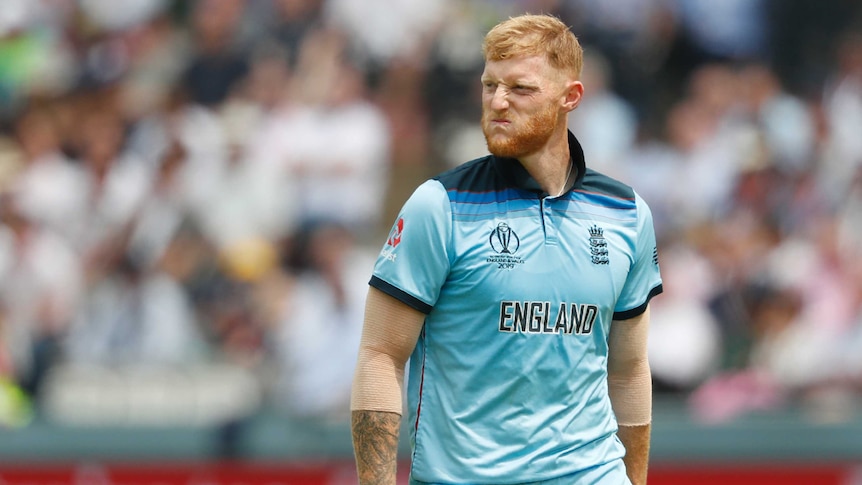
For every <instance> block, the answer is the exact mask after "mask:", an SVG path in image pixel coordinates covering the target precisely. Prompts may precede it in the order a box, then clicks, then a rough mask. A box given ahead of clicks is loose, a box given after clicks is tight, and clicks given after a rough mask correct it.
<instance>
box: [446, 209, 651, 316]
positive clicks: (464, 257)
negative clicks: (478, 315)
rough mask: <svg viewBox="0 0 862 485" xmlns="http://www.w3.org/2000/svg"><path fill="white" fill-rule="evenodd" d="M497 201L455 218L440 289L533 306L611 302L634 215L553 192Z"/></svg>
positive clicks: (629, 258) (622, 275) (627, 261)
mask: <svg viewBox="0 0 862 485" xmlns="http://www.w3.org/2000/svg"><path fill="white" fill-rule="evenodd" d="M502 209H503V210H499V211H497V212H496V213H494V214H493V216H492V217H485V218H481V219H478V218H463V219H462V220H457V218H456V220H455V225H454V238H453V243H454V249H455V251H454V258H453V264H452V267H451V271H450V274H449V278H448V281H447V284H446V285H445V286H446V287H448V288H444V291H445V290H448V291H453V292H457V294H459V295H462V296H467V297H469V298H471V299H472V300H473V301H475V302H477V303H479V302H482V301H484V302H487V303H490V304H496V302H514V303H513V304H515V303H519V304H521V305H532V306H534V307H535V308H536V309H537V310H538V307H537V306H536V305H537V304H539V303H541V304H543V305H544V304H545V303H547V306H546V307H557V306H559V305H561V304H564V303H570V304H571V303H584V304H595V305H598V306H600V307H601V308H603V309H605V310H606V309H608V308H613V306H614V304H615V302H616V299H617V297H618V296H619V294H620V291H621V289H622V287H623V284H624V282H625V279H626V276H627V275H628V272H629V269H630V268H631V265H632V263H633V258H634V245H633V243H632V238H633V237H634V234H635V226H636V219H635V218H626V217H623V218H619V217H618V218H612V217H608V215H607V214H602V213H597V211H596V210H595V209H594V208H585V207H582V206H581V205H580V204H578V203H574V202H572V201H567V200H557V199H544V200H542V199H539V200H536V201H530V202H526V203H522V204H519V206H518V207H517V210H506V209H511V207H508V206H506V207H504V208H502ZM615 215H616V214H615ZM500 304H504V303H500Z"/></svg>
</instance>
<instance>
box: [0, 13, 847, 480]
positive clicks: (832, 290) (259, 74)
mask: <svg viewBox="0 0 862 485" xmlns="http://www.w3.org/2000/svg"><path fill="white" fill-rule="evenodd" d="M523 12H532V13H538V12H548V13H554V14H556V15H558V16H559V17H560V18H562V19H563V20H564V21H565V22H566V23H568V24H569V25H571V26H572V28H573V31H574V32H575V33H576V34H577V35H578V37H579V38H580V40H581V42H582V43H583V44H584V46H585V49H586V66H585V70H584V74H583V81H584V83H585V85H586V94H585V98H584V101H583V102H582V103H581V105H580V107H579V108H578V109H577V110H576V111H575V112H574V113H573V114H572V116H571V119H570V122H571V123H570V126H571V128H572V130H573V131H574V132H575V133H576V134H577V136H578V137H579V139H580V140H581V143H582V144H583V147H584V150H585V152H586V156H587V161H588V162H587V163H588V165H590V166H591V167H593V168H595V169H597V170H600V171H603V172H605V173H607V174H609V175H612V176H614V177H617V178H619V179H621V180H623V181H624V182H627V183H629V184H631V185H633V186H634V187H635V189H636V190H637V191H638V192H639V193H640V194H641V195H642V196H643V197H644V198H645V199H646V200H647V202H648V203H649V204H650V205H651V207H652V210H653V213H654V217H655V224H656V230H657V233H658V239H659V250H660V254H659V257H660V262H661V267H662V273H663V277H664V287H665V293H664V294H663V295H662V296H660V297H658V298H656V299H655V300H654V301H653V305H652V308H653V326H652V334H651V337H650V359H651V364H652V370H653V377H654V380H655V391H656V400H655V423H654V439H653V465H652V472H651V475H652V476H651V482H650V483H653V484H656V485H659V484H676V483H698V484H709V483H735V484H741V483H753V484H754V483H756V484H769V483H785V484H787V483H804V484H842V485H849V484H859V483H862V3H860V2H858V1H855V0H820V1H817V2H812V1H807V0H558V1H554V0H545V1H541V0H533V1H529V0H498V1H493V0H421V1H415V0H366V1H362V2H359V1H351V0H248V1H241V0H197V1H188V2H186V1H170V0H124V1H115V0H78V1H72V0H4V1H3V2H2V7H0V482H2V483H8V484H11V483H31V484H36V483H99V484H109V483H157V482H158V483H273V484H275V483H303V484H318V483H320V484H342V483H354V482H355V474H354V473H355V472H354V471H353V461H352V455H351V447H350V435H349V430H348V422H347V419H348V411H347V410H348V396H349V391H350V382H351V378H352V372H353V363H354V359H355V354H356V348H357V344H358V338H359V335H360V330H361V323H362V312H363V305H364V297H365V292H366V288H367V281H368V278H369V276H370V271H371V267H372V264H373V261H374V259H375V257H376V255H377V252H378V250H379V248H380V247H381V246H382V242H383V240H384V239H385V234H386V233H387V232H388V229H389V226H390V224H391V223H392V221H393V219H394V216H395V214H396V213H397V211H398V209H399V208H400V206H401V204H402V203H403V202H404V200H405V199H406V198H407V197H408V196H409V194H410V193H411V192H412V191H413V189H414V188H415V187H416V186H417V185H418V184H419V183H421V182H422V181H424V180H425V179H426V178H427V177H429V176H432V175H434V174H436V173H438V172H440V171H442V170H445V169H447V168H449V167H452V166H454V165H456V164H458V163H461V162H463V161H466V160H469V159H472V158H475V157H478V156H482V155H483V154H485V146H484V139H483V137H482V134H481V130H480V129H479V126H478V120H479V112H480V103H479V87H480V84H479V81H478V78H479V74H480V73H481V71H482V67H483V66H482V58H481V52H480V44H481V41H482V37H483V35H484V33H485V32H486V31H487V30H488V29H489V28H490V27H491V26H493V25H494V24H495V23H497V22H498V21H500V20H501V19H504V18H506V17H508V16H510V15H515V14H519V13H523ZM403 444H405V445H406V443H403ZM405 449H406V448H405ZM402 470H403V471H405V472H406V466H405V467H402Z"/></svg>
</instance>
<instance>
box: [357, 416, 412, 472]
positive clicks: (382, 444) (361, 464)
mask: <svg viewBox="0 0 862 485" xmlns="http://www.w3.org/2000/svg"><path fill="white" fill-rule="evenodd" d="M351 427H352V429H353V450H354V454H355V455H356V470H357V473H358V475H359V483H360V485H395V476H396V473H395V472H396V466H397V463H398V432H399V429H400V428H401V416H400V415H399V414H396V413H390V412H386V411H353V412H352V413H351Z"/></svg>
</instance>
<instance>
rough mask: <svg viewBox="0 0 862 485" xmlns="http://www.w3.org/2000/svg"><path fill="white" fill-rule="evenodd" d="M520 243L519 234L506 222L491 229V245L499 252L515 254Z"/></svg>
mask: <svg viewBox="0 0 862 485" xmlns="http://www.w3.org/2000/svg"><path fill="white" fill-rule="evenodd" d="M520 245H521V240H520V239H519V238H518V235H517V234H515V231H513V230H512V228H511V227H509V225H508V224H506V223H505V222H501V223H499V224H497V228H496V229H494V230H493V231H491V247H492V248H493V249H494V251H496V252H497V253H499V254H513V253H514V252H515V251H517V250H518V247H520Z"/></svg>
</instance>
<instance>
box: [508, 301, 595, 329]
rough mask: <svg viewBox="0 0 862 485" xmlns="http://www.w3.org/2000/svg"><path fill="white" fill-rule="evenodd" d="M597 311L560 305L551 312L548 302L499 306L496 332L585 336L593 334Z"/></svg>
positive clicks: (587, 307)
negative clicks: (498, 321)
mask: <svg viewBox="0 0 862 485" xmlns="http://www.w3.org/2000/svg"><path fill="white" fill-rule="evenodd" d="M598 314H599V307H598V306H597V305H593V304H584V303H566V302H563V303H560V304H559V305H557V306H556V311H555V312H552V311H551V302H549V301H508V300H504V301H501V302H500V323H499V330H500V331H501V332H506V333H551V334H559V333H562V334H567V335H571V334H575V335H585V334H589V333H590V332H592V331H593V324H594V323H595V321H596V317H597V316H598Z"/></svg>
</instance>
